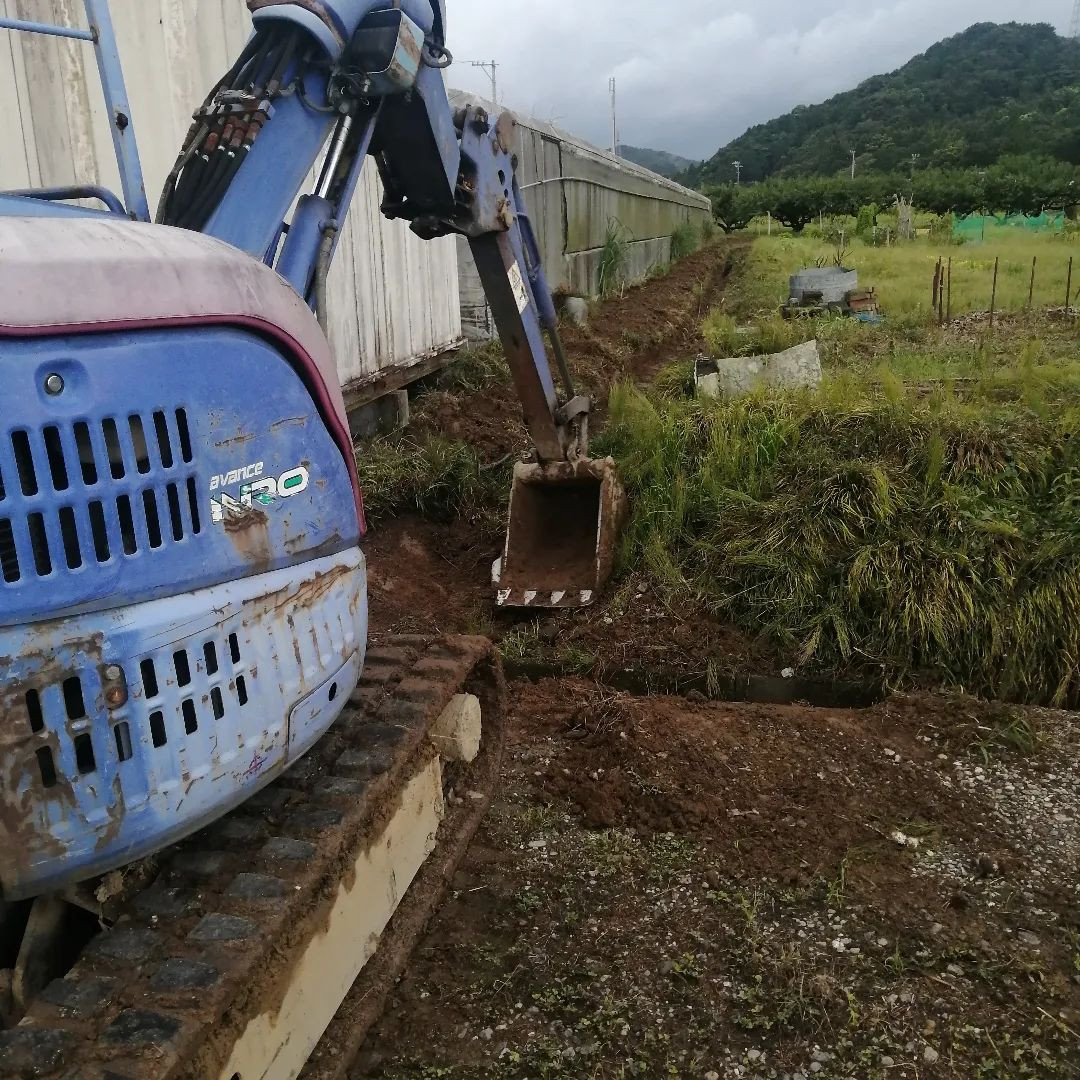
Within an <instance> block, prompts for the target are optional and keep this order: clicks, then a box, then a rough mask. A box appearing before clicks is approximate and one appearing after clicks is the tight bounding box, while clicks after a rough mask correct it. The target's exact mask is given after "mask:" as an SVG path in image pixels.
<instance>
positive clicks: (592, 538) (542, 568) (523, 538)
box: [496, 458, 626, 608]
mask: <svg viewBox="0 0 1080 1080" xmlns="http://www.w3.org/2000/svg"><path fill="white" fill-rule="evenodd" d="M625 519H626V494H625V492H624V491H623V488H622V485H621V484H620V483H619V479H618V476H617V475H616V472H615V462H614V461H612V459H611V458H603V459H595V460H594V459H588V458H580V459H578V460H576V461H568V462H556V463H551V464H519V465H517V466H516V467H515V469H514V486H513V488H512V490H511V493H510V524H509V528H508V529H507V533H506V550H505V551H504V553H503V557H502V562H501V565H500V567H499V571H498V575H497V576H498V592H497V594H496V600H497V603H498V605H499V607H511V608H513V607H517V608H526V607H534V608H569V607H588V606H589V605H591V604H592V603H594V602H595V600H596V598H597V597H598V596H599V595H600V590H601V589H602V588H603V586H604V584H605V583H606V582H607V580H608V578H609V577H610V576H611V570H612V565H613V563H614V558H615V547H616V544H617V543H618V539H619V535H620V533H621V532H622V527H623V524H624V522H625Z"/></svg>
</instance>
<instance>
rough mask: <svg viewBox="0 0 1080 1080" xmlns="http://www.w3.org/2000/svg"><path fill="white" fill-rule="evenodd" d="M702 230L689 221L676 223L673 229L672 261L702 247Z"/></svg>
mask: <svg viewBox="0 0 1080 1080" xmlns="http://www.w3.org/2000/svg"><path fill="white" fill-rule="evenodd" d="M701 239H702V237H701V231H700V230H699V229H695V228H694V226H693V225H692V224H691V223H690V222H689V221H684V222H683V223H682V224H681V225H676V226H675V228H674V229H672V231H671V261H672V262H678V261H679V259H685V258H686V256H687V255H692V254H693V253H694V252H695V251H697V249H698V248H699V247H701Z"/></svg>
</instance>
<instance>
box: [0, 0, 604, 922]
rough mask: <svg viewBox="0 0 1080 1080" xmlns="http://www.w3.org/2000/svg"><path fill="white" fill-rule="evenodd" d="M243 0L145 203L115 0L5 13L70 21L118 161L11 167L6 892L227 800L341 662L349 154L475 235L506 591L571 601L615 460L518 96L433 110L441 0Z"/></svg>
mask: <svg viewBox="0 0 1080 1080" xmlns="http://www.w3.org/2000/svg"><path fill="white" fill-rule="evenodd" d="M249 7H250V8H251V9H252V12H253V17H254V33H253V36H252V37H251V39H250V41H249V42H248V44H247V46H246V48H245V49H244V51H243V53H242V55H241V56H240V57H239V58H238V59H237V61H236V63H235V64H234V65H233V67H232V69H231V70H230V71H229V72H227V73H226V74H225V75H224V76H223V77H222V79H221V80H220V82H219V83H218V85H217V86H216V87H215V88H214V89H213V90H212V91H211V93H210V95H209V97H208V98H207V100H206V102H205V103H204V105H203V106H202V107H201V108H200V109H199V110H198V111H197V112H196V113H195V115H194V120H193V123H192V127H191V130H190V132H189V135H188V138H187V140H186V142H185V145H184V146H183V148H182V149H181V152H180V154H179V156H178V158H177V161H176V166H175V168H174V169H173V171H172V173H171V175H170V176H169V178H168V181H167V182H166V185H165V189H164V191H163V193H162V195H161V199H160V203H159V205H158V210H157V214H156V216H155V220H154V221H150V220H149V218H150V213H149V210H148V209H147V205H146V197H145V194H144V188H143V183H142V178H141V173H140V171H139V167H138V156H137V152H136V150H135V142H134V137H135V123H134V121H135V119H141V120H143V122H145V121H146V120H147V119H149V120H150V121H151V122H152V119H153V118H152V117H150V118H145V117H142V118H133V117H132V115H131V110H130V108H129V107H128V104H127V101H126V95H125V92H124V86H123V79H122V76H121V74H120V70H119V65H118V54H117V51H116V48H115V43H114V40H113V34H112V28H111V25H110V23H109V12H108V8H107V5H106V3H105V2H104V0H87V3H86V8H87V14H88V17H89V28H88V29H87V30H85V31H83V30H80V31H71V30H65V29H61V28H55V27H45V26H40V25H37V24H29V23H20V22H18V21H17V20H11V19H2V20H0V29H8V30H24V31H29V32H34V33H60V34H66V35H67V36H76V37H83V38H84V39H85V40H86V41H87V42H88V44H91V45H93V47H94V48H95V49H96V51H97V54H98V60H99V66H100V68H101V72H102V83H103V87H104V91H105V96H106V102H107V105H108V114H109V116H110V117H111V119H112V123H113V135H114V141H115V143H116V149H117V156H118V160H119V163H120V166H121V174H122V176H123V181H124V182H123V186H124V199H123V200H121V199H119V198H117V197H116V196H114V195H112V194H111V193H109V192H105V191H101V190H100V189H93V188H70V189H50V190H47V191H27V192H16V193H8V194H6V195H0V385H2V386H3V387H4V397H3V402H2V404H0V721H2V729H0V764H2V767H3V781H2V785H0V787H2V790H0V891H2V897H3V900H4V901H5V902H8V903H10V902H11V901H16V900H19V899H20V898H25V897H32V896H37V895H40V894H43V893H49V892H58V891H61V890H64V889H67V888H69V887H71V886H72V885H74V884H75V883H77V882H80V881H83V880H85V879H87V878H90V877H92V876H95V875H100V874H102V873H105V872H107V871H110V870H112V869H114V868H116V867H119V866H122V865H124V864H126V863H129V862H131V861H132V860H134V859H138V858H140V857H142V856H147V855H151V854H153V853H154V852H157V851H159V850H161V849H162V848H163V847H165V846H167V845H169V844H171V843H172V842H174V841H176V840H177V839H179V838H181V837H183V836H186V835H188V834H190V833H192V832H194V831H195V830H197V829H199V828H201V827H202V826H204V825H206V824H207V823H208V822H211V821H213V820H215V819H216V818H218V817H220V816H221V815H222V814H224V813H225V812H227V811H228V810H229V809H230V808H232V807H233V806H235V805H237V804H238V803H241V802H242V801H244V800H245V799H247V798H248V797H249V796H251V795H252V794H254V793H255V792H256V791H257V790H258V789H259V788H261V787H263V786H265V785H266V784H268V783H269V782H270V781H272V780H273V779H274V778H275V777H277V776H279V775H281V773H282V772H283V771H284V770H285V769H286V768H288V766H289V765H291V764H292V763H294V762H296V761H297V760H298V759H299V758H300V757H301V756H303V755H304V754H305V753H306V752H307V751H308V750H309V749H310V748H311V747H312V745H313V744H314V743H315V742H316V741H317V740H319V738H320V737H321V736H322V735H323V734H324V733H325V732H326V731H327V729H328V728H329V727H330V725H331V724H332V723H333V722H334V720H335V719H336V718H337V716H338V714H339V713H340V711H341V709H342V708H343V707H344V705H345V703H346V702H347V701H348V700H349V698H350V695H351V694H352V692H353V689H354V687H355V686H356V684H357V680H358V678H359V677H360V674H361V672H362V670H363V667H364V657H365V643H366V638H367V598H366V579H365V567H364V558H363V554H362V550H361V546H360V545H361V539H362V535H363V531H364V522H363V506H362V500H361V495H360V491H359V488H358V485H357V478H356V468H355V462H354V457H353V448H352V445H351V441H350V437H349V433H348V426H347V422H346V417H345V411H344V405H343V402H342V397H341V392H340V389H339V385H338V381H337V377H336V374H335V370H334V364H333V360H332V357H331V355H330V351H329V346H328V345H327V342H326V338H325V335H324V333H323V332H322V330H321V329H320V319H322V317H323V316H324V315H325V292H326V278H327V273H328V270H329V267H330V264H331V260H332V258H333V255H334V250H335V247H336V244H337V239H338V236H339V233H340V229H341V226H342V224H343V222H344V220H345V216H346V213H347V211H348V207H349V204H350V202H351V200H352V197H353V194H354V191H355V188H356V184H357V181H358V178H359V175H360V170H361V167H362V166H363V164H364V162H365V160H366V159H367V158H369V157H371V158H373V159H374V160H375V162H376V163H377V167H378V168H379V171H380V174H381V178H382V182H383V188H384V191H385V202H384V206H383V210H384V212H385V213H386V214H387V215H388V216H390V217H398V218H404V219H406V220H408V221H409V222H410V223H411V227H412V228H413V229H414V231H416V232H417V233H418V234H419V235H421V236H423V237H426V238H433V237H437V236H441V235H446V234H449V233H459V234H463V235H465V236H467V237H468V239H469V241H470V244H471V246H472V249H473V252H474V254H475V257H476V261H477V265H478V267H479V270H480V273H481V276H482V278H483V280H484V283H485V286H486V288H487V290H488V293H489V296H490V298H491V303H492V306H493V309H494V311H495V314H496V316H497V319H498V322H499V326H500V331H501V336H502V340H503V343H504V347H505V349H506V353H507V356H508V359H509V361H510V364H511V368H512V371H513V374H514V379H515V385H516V387H517V390H518V392H519V394H520V397H521V400H522V404H523V408H524V412H525V418H526V421H527V424H528V427H529V431H530V433H531V435H532V439H533V443H534V450H533V453H532V456H531V458H530V460H529V461H528V462H527V463H525V464H524V465H523V466H522V467H521V469H519V475H518V481H517V484H516V486H515V493H514V499H513V507H514V509H513V515H512V524H511V530H510V538H509V541H508V547H507V551H506V554H505V557H504V560H503V581H502V582H501V583H500V587H499V591H498V595H497V602H498V603H500V604H503V605H517V606H529V605H547V606H566V605H571V604H574V605H577V604H587V603H590V602H591V601H592V599H593V597H594V596H595V595H596V592H597V591H598V589H599V587H600V585H601V584H602V581H603V578H604V577H605V576H606V574H607V573H608V572H609V571H610V551H611V547H612V544H613V537H614V527H615V524H617V520H618V517H619V514H620V508H621V491H620V489H619V488H618V485H617V481H615V480H614V477H613V474H612V472H611V469H610V465H609V464H608V463H603V462H592V461H590V460H589V459H588V457H587V424H588V414H589V401H588V400H587V399H586V398H584V397H580V396H578V395H577V394H576V393H575V392H574V389H573V387H572V385H571V383H570V377H569V373H568V372H567V370H566V365H565V361H564V360H563V357H562V352H561V348H560V346H559V344H558V335H557V329H556V318H555V311H554V308H553V305H552V299H551V294H550V291H549V289H548V286H547V283H546V281H545V279H544V274H543V269H542V267H541V265H540V260H539V256H538V249H537V245H536V243H535V240H534V238H533V235H532V229H531V226H530V224H529V221H528V218H527V216H526V215H525V212H524V207H523V205H522V201H521V196H520V192H519V190H518V188H517V185H516V181H515V179H514V160H513V152H514V142H515V140H514V122H513V119H512V118H511V117H510V116H509V115H504V116H502V117H491V116H488V115H487V114H486V113H485V112H484V111H483V110H482V109H479V108H469V109H466V110H461V111H457V112H455V111H454V110H453V109H451V107H450V105H449V103H448V101H447V96H446V90H445V85H444V80H443V71H442V69H443V68H444V67H446V66H447V65H448V64H449V62H450V55H449V53H448V52H447V50H446V44H445V32H444V27H445V12H444V11H443V8H442V4H441V0H434V3H432V2H429V0H402V2H400V3H395V4H389V3H386V2H384V0H325V2H321V3H311V2H307V0H291V2H289V0H250V2H249ZM319 162H321V167H320V171H319V174H318V175H319V179H318V182H317V184H316V185H315V187H314V190H311V191H305V182H306V178H307V177H308V176H309V174H311V172H312V170H313V168H314V167H315V166H316V165H317V163H319ZM87 199H97V200H99V201H100V203H101V205H102V208H101V209H96V208H87V206H86V205H85V201H86V200H87ZM74 200H83V203H82V204H81V205H75V204H74ZM549 348H550V349H551V350H552V355H553V356H554V358H555V368H556V369H557V371H558V372H559V379H560V380H561V383H562V385H561V387H560V386H558V385H557V380H556V375H555V373H553V370H552V365H551V364H550V363H549V359H548V356H549V353H548V350H549Z"/></svg>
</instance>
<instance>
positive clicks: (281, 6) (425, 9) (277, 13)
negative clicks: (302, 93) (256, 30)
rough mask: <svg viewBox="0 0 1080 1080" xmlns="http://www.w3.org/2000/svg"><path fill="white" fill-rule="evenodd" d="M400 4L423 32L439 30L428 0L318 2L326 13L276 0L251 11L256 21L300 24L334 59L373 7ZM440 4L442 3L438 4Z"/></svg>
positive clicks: (374, 8)
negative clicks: (253, 11) (320, 13)
mask: <svg viewBox="0 0 1080 1080" xmlns="http://www.w3.org/2000/svg"><path fill="white" fill-rule="evenodd" d="M388 7H395V8H400V9H401V10H402V11H404V12H405V14H406V15H408V16H409V18H410V19H412V21H413V22H415V23H416V24H417V25H419V27H420V28H421V29H422V30H423V31H424V33H429V32H430V31H432V30H433V29H437V30H438V31H439V32H440V33H441V30H442V26H441V22H440V23H438V24H437V23H436V16H435V12H434V11H433V10H432V5H431V3H430V2H429V0H398V2H395V3H390V2H388V0H323V3H321V4H320V5H319V8H320V9H321V11H322V12H325V16H323V15H319V14H315V13H314V11H312V10H307V9H305V8H304V7H301V6H300V4H297V3H291V2H289V0H278V2H275V3H272V4H270V5H269V6H266V7H261V8H259V9H258V10H257V11H256V12H255V13H254V16H253V17H254V20H255V25H256V26H258V25H259V24H260V23H268V22H281V21H285V22H291V23H293V25H295V26H300V27H303V28H304V29H305V30H307V31H308V33H310V34H312V35H313V36H314V37H315V38H316V40H317V41H318V42H319V44H320V45H322V47H323V48H324V49H325V50H326V51H327V53H328V54H329V55H330V57H331V58H332V59H335V60H336V59H337V58H338V56H340V54H341V52H342V51H343V50H344V48H345V46H346V45H348V43H349V42H350V41H351V40H352V37H353V35H354V34H355V33H356V31H357V29H358V27H359V26H360V23H361V22H363V20H364V18H365V17H366V16H367V15H369V14H370V13H371V12H372V11H376V10H379V9H382V8H388ZM440 7H441V5H440Z"/></svg>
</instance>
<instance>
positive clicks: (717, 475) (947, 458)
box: [603, 236, 1080, 703]
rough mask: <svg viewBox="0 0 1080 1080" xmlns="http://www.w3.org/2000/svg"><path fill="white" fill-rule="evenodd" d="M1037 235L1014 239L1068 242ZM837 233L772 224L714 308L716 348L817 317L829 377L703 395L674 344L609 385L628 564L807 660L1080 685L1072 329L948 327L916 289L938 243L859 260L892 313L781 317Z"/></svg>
mask: <svg viewBox="0 0 1080 1080" xmlns="http://www.w3.org/2000/svg"><path fill="white" fill-rule="evenodd" d="M1022 239H1023V241H1024V244H1023V245H1020V244H1019V242H1013V241H1011V240H1010V244H1012V249H1013V250H1014V252H1015V251H1017V250H1021V249H1022V250H1024V251H1028V250H1030V248H1031V246H1039V247H1040V250H1042V251H1043V252H1046V251H1051V252H1054V253H1056V254H1057V255H1058V256H1059V257H1060V256H1061V255H1062V254H1063V253H1064V252H1065V251H1067V250H1068V247H1067V245H1063V244H1061V243H1059V242H1052V241H1048V240H1045V239H1043V240H1040V239H1038V238H1036V239H1032V238H1028V237H1023V238H1022ZM945 250H948V249H945ZM952 250H953V252H954V258H962V257H964V256H965V253H964V252H963V250H962V249H955V248H954V249H952ZM990 250H991V249H990V248H989V246H988V247H987V248H986V249H980V252H979V255H978V258H979V260H981V261H985V258H986V254H987V253H988V252H989V251H990ZM824 252H825V246H824V245H822V244H821V243H820V242H816V241H814V240H812V239H810V238H807V239H796V238H792V237H788V236H782V237H779V238H773V239H771V240H769V239H759V240H758V241H756V243H755V246H754V250H753V252H752V254H751V257H750V261H749V268H748V271H747V272H746V273H745V274H743V275H742V277H741V278H740V280H739V282H737V283H736V284H735V285H734V287H733V288H732V289H730V290H729V293H728V295H727V296H726V297H725V301H724V305H723V307H722V308H720V309H717V310H714V311H712V312H710V313H709V316H708V317H707V319H706V320H705V327H704V336H705V338H706V340H707V341H708V342H709V344H710V347H711V349H712V351H713V352H714V354H715V355H718V356H725V355H732V354H743V355H752V354H755V353H759V352H769V351H774V350H777V349H780V348H784V347H787V346H789V345H791V344H794V343H795V342H796V341H799V340H804V339H806V338H809V337H813V336H817V338H818V339H819V341H820V342H821V345H822V351H823V360H824V366H825V371H826V380H825V383H824V385H823V386H822V387H821V389H820V390H816V391H807V392H804V393H799V394H791V393H762V394H760V395H758V396H755V397H751V398H747V399H743V400H739V401H719V402H713V401H698V400H693V399H692V398H690V397H688V396H687V395H686V394H685V392H684V387H685V385H686V382H687V380H688V377H689V368H688V365H682V366H677V367H676V368H674V369H673V370H672V371H669V372H668V373H666V374H665V375H664V376H663V377H661V378H660V379H659V380H658V381H657V383H656V384H655V386H654V387H653V388H651V389H649V390H645V391H643V390H641V389H638V388H633V387H628V386H627V387H621V388H619V389H618V390H617V392H616V393H615V395H614V396H613V399H612V408H611V422H610V425H609V428H608V431H607V434H606V437H605V440H604V446H603V449H604V450H605V451H607V452H610V453H612V454H613V455H615V456H616V457H617V458H618V460H619V461H620V464H621V466H622V469H623V473H624V476H625V478H626V480H627V482H628V485H629V488H630V491H631V497H632V502H633V506H634V512H633V520H632V522H631V526H630V530H629V533H628V536H627V540H626V546H625V548H624V550H623V565H624V566H626V567H630V566H634V565H640V564H641V563H642V562H644V563H645V564H646V565H648V567H649V568H650V570H651V571H652V572H653V574H654V575H655V576H656V577H657V578H658V579H659V580H661V581H663V582H665V583H666V586H667V587H668V588H669V589H672V590H676V591H679V590H681V591H684V592H688V593H692V594H695V595H696V596H698V597H700V598H702V599H704V600H705V601H706V602H707V603H708V604H709V606H710V607H711V608H713V609H714V610H715V611H716V612H717V613H718V614H720V615H722V616H724V617H727V618H729V619H731V620H732V621H733V622H735V623H736V624H737V625H739V626H740V627H742V628H743V629H744V630H746V631H749V632H757V633H761V634H764V635H766V636H767V637H768V638H769V639H770V640H772V641H775V642H778V643H780V644H782V645H783V646H784V647H785V648H786V649H788V650H789V652H790V655H791V658H792V663H793V665H794V666H796V667H809V668H818V669H824V670H837V669H843V668H845V667H847V666H851V665H856V666H864V667H868V668H872V669H876V670H880V671H882V672H883V673H884V674H885V676H886V678H887V679H889V680H891V681H893V682H894V683H897V684H910V683H912V682H929V683H931V684H945V685H948V686H952V687H961V688H964V689H966V690H969V691H972V692H976V693H981V694H987V695H992V696H998V697H1005V698H1012V699H1016V700H1021V701H1028V702H1049V701H1053V702H1058V703H1060V702H1065V701H1067V702H1071V703H1075V702H1077V701H1080V676H1078V670H1077V665H1078V663H1080V520H1078V518H1077V514H1076V507H1077V496H1078V495H1080V454H1078V453H1077V434H1078V432H1080V347H1078V336H1080V326H1078V324H1077V323H1076V322H1074V321H1073V320H1071V319H1066V318H1063V317H1061V316H1060V314H1059V315H1057V316H1054V315H1051V314H1047V313H1046V312H1040V311H1031V312H1026V311H1017V312H1015V313H1012V314H1008V313H1007V314H1005V315H1003V316H1002V318H1001V319H1000V320H999V321H998V323H997V325H996V326H995V327H994V328H991V327H990V325H989V320H988V319H985V318H982V319H980V318H978V317H969V318H968V319H962V320H960V321H959V322H958V323H956V324H954V325H952V326H948V327H939V326H938V325H937V324H936V320H933V319H932V316H931V311H930V302H929V301H930V296H929V287H928V286H929V277H927V278H926V281H927V288H926V290H925V294H926V295H925V298H924V297H923V295H922V291H921V290H920V289H919V285H920V282H921V281H922V279H923V277H924V274H926V273H932V270H933V266H934V264H935V263H936V260H937V257H938V252H937V250H936V249H934V248H933V247H932V246H930V245H928V244H926V243H916V244H911V245H909V246H907V247H900V248H890V249H872V248H863V249H862V250H860V251H859V252H858V253H857V255H855V256H853V257H852V258H851V259H850V260H849V262H850V264H853V265H855V266H856V267H857V268H858V269H859V270H860V273H861V274H862V276H863V279H864V281H865V282H866V283H867V284H870V283H873V284H875V285H876V286H877V288H878V291H879V293H880V295H881V299H882V305H883V308H884V310H885V312H886V314H887V319H886V323H885V325H884V326H881V327H871V326H864V325H861V324H858V323H855V322H853V321H850V320H845V319H841V318H830V319H826V320H821V321H818V322H816V323H807V322H797V323H785V322H783V321H782V320H780V319H779V318H777V317H776V315H775V314H774V312H775V309H776V305H777V304H778V303H779V302H780V300H781V299H782V297H783V295H784V293H785V291H786V289H785V287H784V282H785V281H786V276H787V274H788V273H789V272H791V271H792V270H794V269H796V268H798V267H799V266H804V265H808V264H810V263H812V262H813V259H814V256H815V255H820V254H823V253H824ZM1048 261H1049V260H1048ZM1059 261H1060V259H1059ZM991 265H992V260H991ZM955 266H956V263H955V262H954V268H955ZM928 268H929V269H928ZM954 282H955V278H954ZM1024 293H1025V295H1024V298H1023V300H1024V302H1026V286H1025V289H1024ZM1062 294H1064V281H1062ZM1006 295H1007V296H1008V297H1009V302H1010V303H1011V304H1012V306H1014V307H1017V306H1022V304H1020V303H1019V302H1018V297H1019V293H1018V292H1017V291H1016V290H1015V289H1013V290H1011V291H1010V292H1008V293H1007V294H1006ZM1062 298H1063V296H1062Z"/></svg>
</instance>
